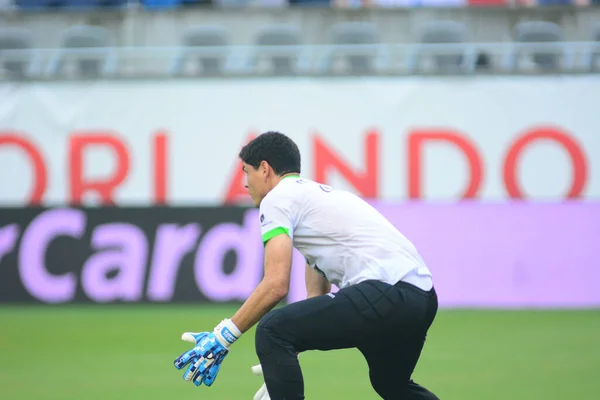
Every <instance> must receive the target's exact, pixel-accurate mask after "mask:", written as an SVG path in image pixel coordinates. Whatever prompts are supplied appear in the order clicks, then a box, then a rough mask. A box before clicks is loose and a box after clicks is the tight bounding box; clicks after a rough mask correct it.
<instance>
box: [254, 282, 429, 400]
mask: <svg viewBox="0 0 600 400" xmlns="http://www.w3.org/2000/svg"><path fill="white" fill-rule="evenodd" d="M437 308H438V302H437V295H436V293H435V289H432V290H431V291H429V292H426V291H423V290H421V289H419V288H417V287H415V286H413V285H410V284H408V283H404V282H399V283H397V284H396V285H394V286H392V285H389V284H386V283H382V282H378V281H365V282H361V283H359V284H357V285H354V286H351V287H348V288H345V289H342V290H340V291H339V292H337V293H336V294H335V295H325V296H319V297H314V298H311V299H307V300H303V301H299V302H297V303H292V304H289V305H286V306H284V307H282V308H279V309H276V310H273V311H271V312H270V313H268V314H267V315H265V316H264V317H263V319H262V320H261V321H260V323H259V324H258V327H257V329H256V352H257V354H258V358H259V360H260V362H261V364H262V368H263V373H264V377H265V382H266V384H267V389H268V391H269V395H270V397H271V399H272V400H297V399H304V381H303V378H302V372H301V370H300V364H299V363H298V358H297V356H296V354H297V353H299V352H303V351H306V350H334V349H346V348H357V349H358V350H360V351H361V353H362V354H363V355H364V357H365V359H366V361H367V363H368V365H369V377H370V379H371V384H372V385H373V388H374V389H375V391H376V392H377V393H378V394H379V395H380V396H381V397H382V398H383V399H386V400H396V399H398V400H400V399H402V400H404V399H427V400H430V399H437V397H436V396H435V395H434V394H433V393H431V392H429V391H428V390H427V389H425V388H423V387H422V386H419V385H417V384H416V383H414V382H413V381H412V380H411V375H412V373H413V370H414V368H415V365H416V364H417V360H418V359H419V356H420V354H421V349H422V348H423V345H424V343H425V336H426V335H427V330H428V329H429V327H430V326H431V324H432V322H433V319H434V318H435V315H436V313H437Z"/></svg>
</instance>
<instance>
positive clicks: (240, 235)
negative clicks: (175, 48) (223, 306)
mask: <svg viewBox="0 0 600 400" xmlns="http://www.w3.org/2000/svg"><path fill="white" fill-rule="evenodd" d="M0 98H2V101H1V102H0V163H1V168H0V203H1V205H2V207H4V208H0V302H37V303H49V304H65V303H80V302H94V303H145V302H153V303H162V302H198V303H204V302H230V301H240V300H243V299H244V298H245V297H247V296H248V294H249V293H250V292H251V290H252V289H253V287H254V286H255V284H256V282H258V280H259V279H260V277H261V274H262V270H261V267H262V266H261V261H262V259H261V258H262V244H261V243H260V235H259V232H258V228H259V223H258V221H257V215H256V213H257V211H256V210H255V209H252V208H248V207H246V205H247V197H245V195H244V194H243V188H242V184H243V177H242V175H241V173H240V168H239V167H240V165H239V163H238V160H237V152H238V151H239V148H240V147H241V146H242V145H243V144H244V143H245V142H246V141H247V140H248V139H249V137H251V136H252V135H254V134H258V133H260V132H262V131H265V130H268V129H277V130H281V131H283V132H286V133H288V134H290V135H291V136H292V137H293V138H294V139H295V140H297V141H298V143H299V145H300V147H301V150H302V152H303V154H304V159H303V169H304V175H305V176H307V177H309V178H314V179H318V180H321V181H323V182H324V183H328V184H331V185H333V186H336V187H340V188H346V189H350V190H352V191H354V192H356V193H358V194H361V195H362V196H364V197H366V198H368V199H369V200H370V201H372V202H373V203H374V204H375V205H376V206H377V207H378V209H380V210H381V211H382V212H383V213H384V214H385V215H386V216H388V217H389V218H390V220H391V221H392V222H393V223H394V224H395V225H396V226H398V227H399V228H400V229H401V230H402V232H404V233H405V234H406V235H407V236H408V237H409V238H410V239H411V240H412V241H413V242H414V243H415V245H416V246H417V248H418V249H419V251H420V252H421V253H422V254H423V256H424V258H425V260H426V262H427V263H428V265H429V266H430V268H431V269H432V271H433V273H434V274H435V279H436V286H437V288H438V291H439V293H440V301H441V305H442V307H486V308H513V307H514V308H524V307H532V308H538V307H539V308H549V307H552V308H582V307H599V306H600V291H598V290H597V287H598V283H599V282H600V275H599V271H600V264H599V261H598V257H597V255H596V254H595V252H594V251H593V250H594V249H595V247H596V246H597V243H599V240H600V203H599V202H598V197H599V195H600V181H599V177H600V164H599V162H600V137H599V135H598V131H599V130H600V114H598V112H597V109H598V104H600V78H599V77H598V76H592V75H582V76H563V77H560V78H557V77H556V76H536V77H500V76H497V77H490V76H487V77H486V76H480V77H471V78H460V77H453V78H452V77H448V78H439V77H438V78H401V79H399V78H394V79H392V78H364V79H360V80H356V79H346V78H339V79H326V78H321V79H309V78H296V79H286V78H281V79H270V78H265V79H229V80H211V81H209V80H199V81H196V80H170V81H135V82H134V81H129V82H128V81H111V82H102V81H98V82H94V83H90V82H60V83H59V82H54V83H52V82H47V83H43V82H40V83H5V84H2V85H0ZM230 203H236V204H238V205H236V206H233V205H231V204H230ZM302 268H303V260H302V257H301V256H300V255H299V254H297V253H296V254H295V258H294V277H293V283H292V287H291V290H290V293H289V298H288V301H296V300H299V299H301V298H302V297H303V295H304V294H305V293H304V288H303V269H302Z"/></svg>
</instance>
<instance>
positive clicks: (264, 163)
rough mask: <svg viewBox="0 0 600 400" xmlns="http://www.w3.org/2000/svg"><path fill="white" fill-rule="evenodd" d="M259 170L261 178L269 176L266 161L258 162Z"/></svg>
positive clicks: (268, 167) (269, 167) (269, 168)
mask: <svg viewBox="0 0 600 400" xmlns="http://www.w3.org/2000/svg"><path fill="white" fill-rule="evenodd" d="M260 169H261V170H262V173H263V176H264V177H265V178H267V177H268V176H269V172H270V171H271V166H270V165H269V163H268V162H266V161H264V160H263V161H261V162H260Z"/></svg>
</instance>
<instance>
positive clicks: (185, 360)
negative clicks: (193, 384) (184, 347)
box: [173, 349, 198, 369]
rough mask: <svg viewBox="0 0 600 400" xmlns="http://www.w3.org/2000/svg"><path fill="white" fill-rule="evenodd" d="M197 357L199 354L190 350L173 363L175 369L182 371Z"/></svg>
mask: <svg viewBox="0 0 600 400" xmlns="http://www.w3.org/2000/svg"><path fill="white" fill-rule="evenodd" d="M197 357H198V354H197V353H196V352H195V351H194V349H192V350H188V351H186V352H185V353H183V354H182V355H180V356H179V357H177V358H176V359H175V361H173V365H175V368H177V369H182V368H183V367H185V366H186V365H188V364H189V363H190V362H193V361H194V360H195V359H196V358H197Z"/></svg>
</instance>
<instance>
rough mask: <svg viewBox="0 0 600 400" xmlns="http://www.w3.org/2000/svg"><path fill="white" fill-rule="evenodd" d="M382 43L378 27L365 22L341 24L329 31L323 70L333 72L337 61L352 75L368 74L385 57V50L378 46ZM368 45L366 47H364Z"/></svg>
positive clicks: (322, 65)
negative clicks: (328, 46)
mask: <svg viewBox="0 0 600 400" xmlns="http://www.w3.org/2000/svg"><path fill="white" fill-rule="evenodd" d="M380 43H381V38H380V33H379V30H378V29H377V27H376V26H375V25H374V24H371V23H365V22H340V23H338V24H335V25H334V26H332V27H331V28H330V29H329V44H330V45H332V47H330V48H329V49H328V50H327V51H326V54H325V57H324V58H323V62H322V64H321V68H320V69H321V70H322V71H326V72H332V71H334V69H335V61H336V60H341V61H342V62H343V63H344V66H343V67H342V68H344V70H345V71H347V72H348V73H350V74H368V73H372V72H374V71H375V69H376V65H375V63H376V62H377V60H378V59H379V60H381V59H382V57H385V54H384V53H383V50H382V49H381V48H378V47H376V46H372V45H378V44H380ZM364 45H366V46H364Z"/></svg>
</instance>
